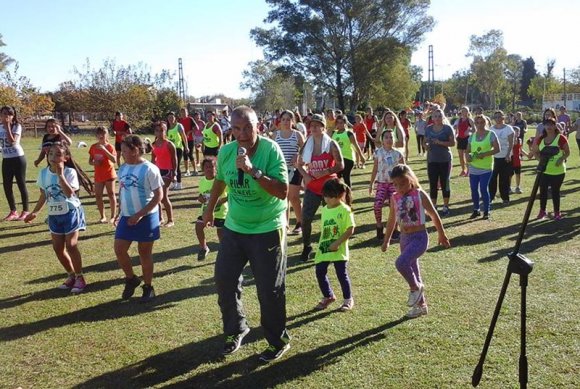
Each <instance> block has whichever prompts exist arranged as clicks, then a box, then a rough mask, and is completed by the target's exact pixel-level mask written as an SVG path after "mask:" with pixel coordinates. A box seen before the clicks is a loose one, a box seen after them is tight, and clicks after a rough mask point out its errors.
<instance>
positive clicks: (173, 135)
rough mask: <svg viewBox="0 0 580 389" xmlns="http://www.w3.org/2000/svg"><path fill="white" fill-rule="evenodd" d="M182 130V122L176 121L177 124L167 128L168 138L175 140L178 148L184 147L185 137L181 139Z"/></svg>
mask: <svg viewBox="0 0 580 389" xmlns="http://www.w3.org/2000/svg"><path fill="white" fill-rule="evenodd" d="M180 130H183V126H182V125H181V123H175V126H173V127H171V128H168V129H167V139H169V140H170V141H172V142H173V144H174V145H175V148H176V149H182V148H183V139H181V131H180Z"/></svg>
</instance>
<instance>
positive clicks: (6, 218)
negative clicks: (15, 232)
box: [4, 211, 18, 222]
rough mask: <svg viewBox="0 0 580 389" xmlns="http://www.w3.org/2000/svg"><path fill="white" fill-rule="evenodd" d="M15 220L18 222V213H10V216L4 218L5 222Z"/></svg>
mask: <svg viewBox="0 0 580 389" xmlns="http://www.w3.org/2000/svg"><path fill="white" fill-rule="evenodd" d="M14 220H18V214H17V213H16V211H10V213H9V214H8V216H6V217H5V218H4V221H5V222H11V221H14Z"/></svg>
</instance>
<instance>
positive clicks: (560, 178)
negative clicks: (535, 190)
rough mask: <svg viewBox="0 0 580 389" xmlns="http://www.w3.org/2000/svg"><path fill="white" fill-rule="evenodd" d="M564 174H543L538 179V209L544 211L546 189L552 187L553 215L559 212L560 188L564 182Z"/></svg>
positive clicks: (546, 198) (546, 195) (546, 197)
mask: <svg viewBox="0 0 580 389" xmlns="http://www.w3.org/2000/svg"><path fill="white" fill-rule="evenodd" d="M565 175H566V174H565V173H563V174H558V175H557V176H552V175H549V174H543V175H542V177H540V209H541V210H543V211H545V210H546V205H547V203H548V187H552V203H553V204H554V213H556V212H560V188H561V187H562V183H563V182H564V176H565Z"/></svg>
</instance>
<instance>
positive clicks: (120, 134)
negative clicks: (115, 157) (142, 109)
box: [113, 119, 130, 143]
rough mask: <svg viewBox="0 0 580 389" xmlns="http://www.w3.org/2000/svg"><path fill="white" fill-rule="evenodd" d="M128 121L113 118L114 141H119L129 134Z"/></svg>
mask: <svg viewBox="0 0 580 389" xmlns="http://www.w3.org/2000/svg"><path fill="white" fill-rule="evenodd" d="M129 128H130V127H129V123H127V122H126V121H124V120H116V119H115V120H113V131H114V132H115V142H117V143H121V142H122V141H123V138H125V136H127V135H128V134H129Z"/></svg>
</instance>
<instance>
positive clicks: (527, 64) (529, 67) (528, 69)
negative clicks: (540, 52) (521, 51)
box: [520, 57, 538, 106]
mask: <svg viewBox="0 0 580 389" xmlns="http://www.w3.org/2000/svg"><path fill="white" fill-rule="evenodd" d="M522 66H523V68H522V82H521V85H520V100H521V101H522V104H524V105H528V106H531V105H532V99H531V96H530V95H529V94H528V88H529V87H530V83H531V82H532V79H533V78H534V77H536V76H537V75H538V72H537V71H536V63H535V62H534V59H533V58H532V57H528V58H526V59H525V60H524V61H523V62H522Z"/></svg>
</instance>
